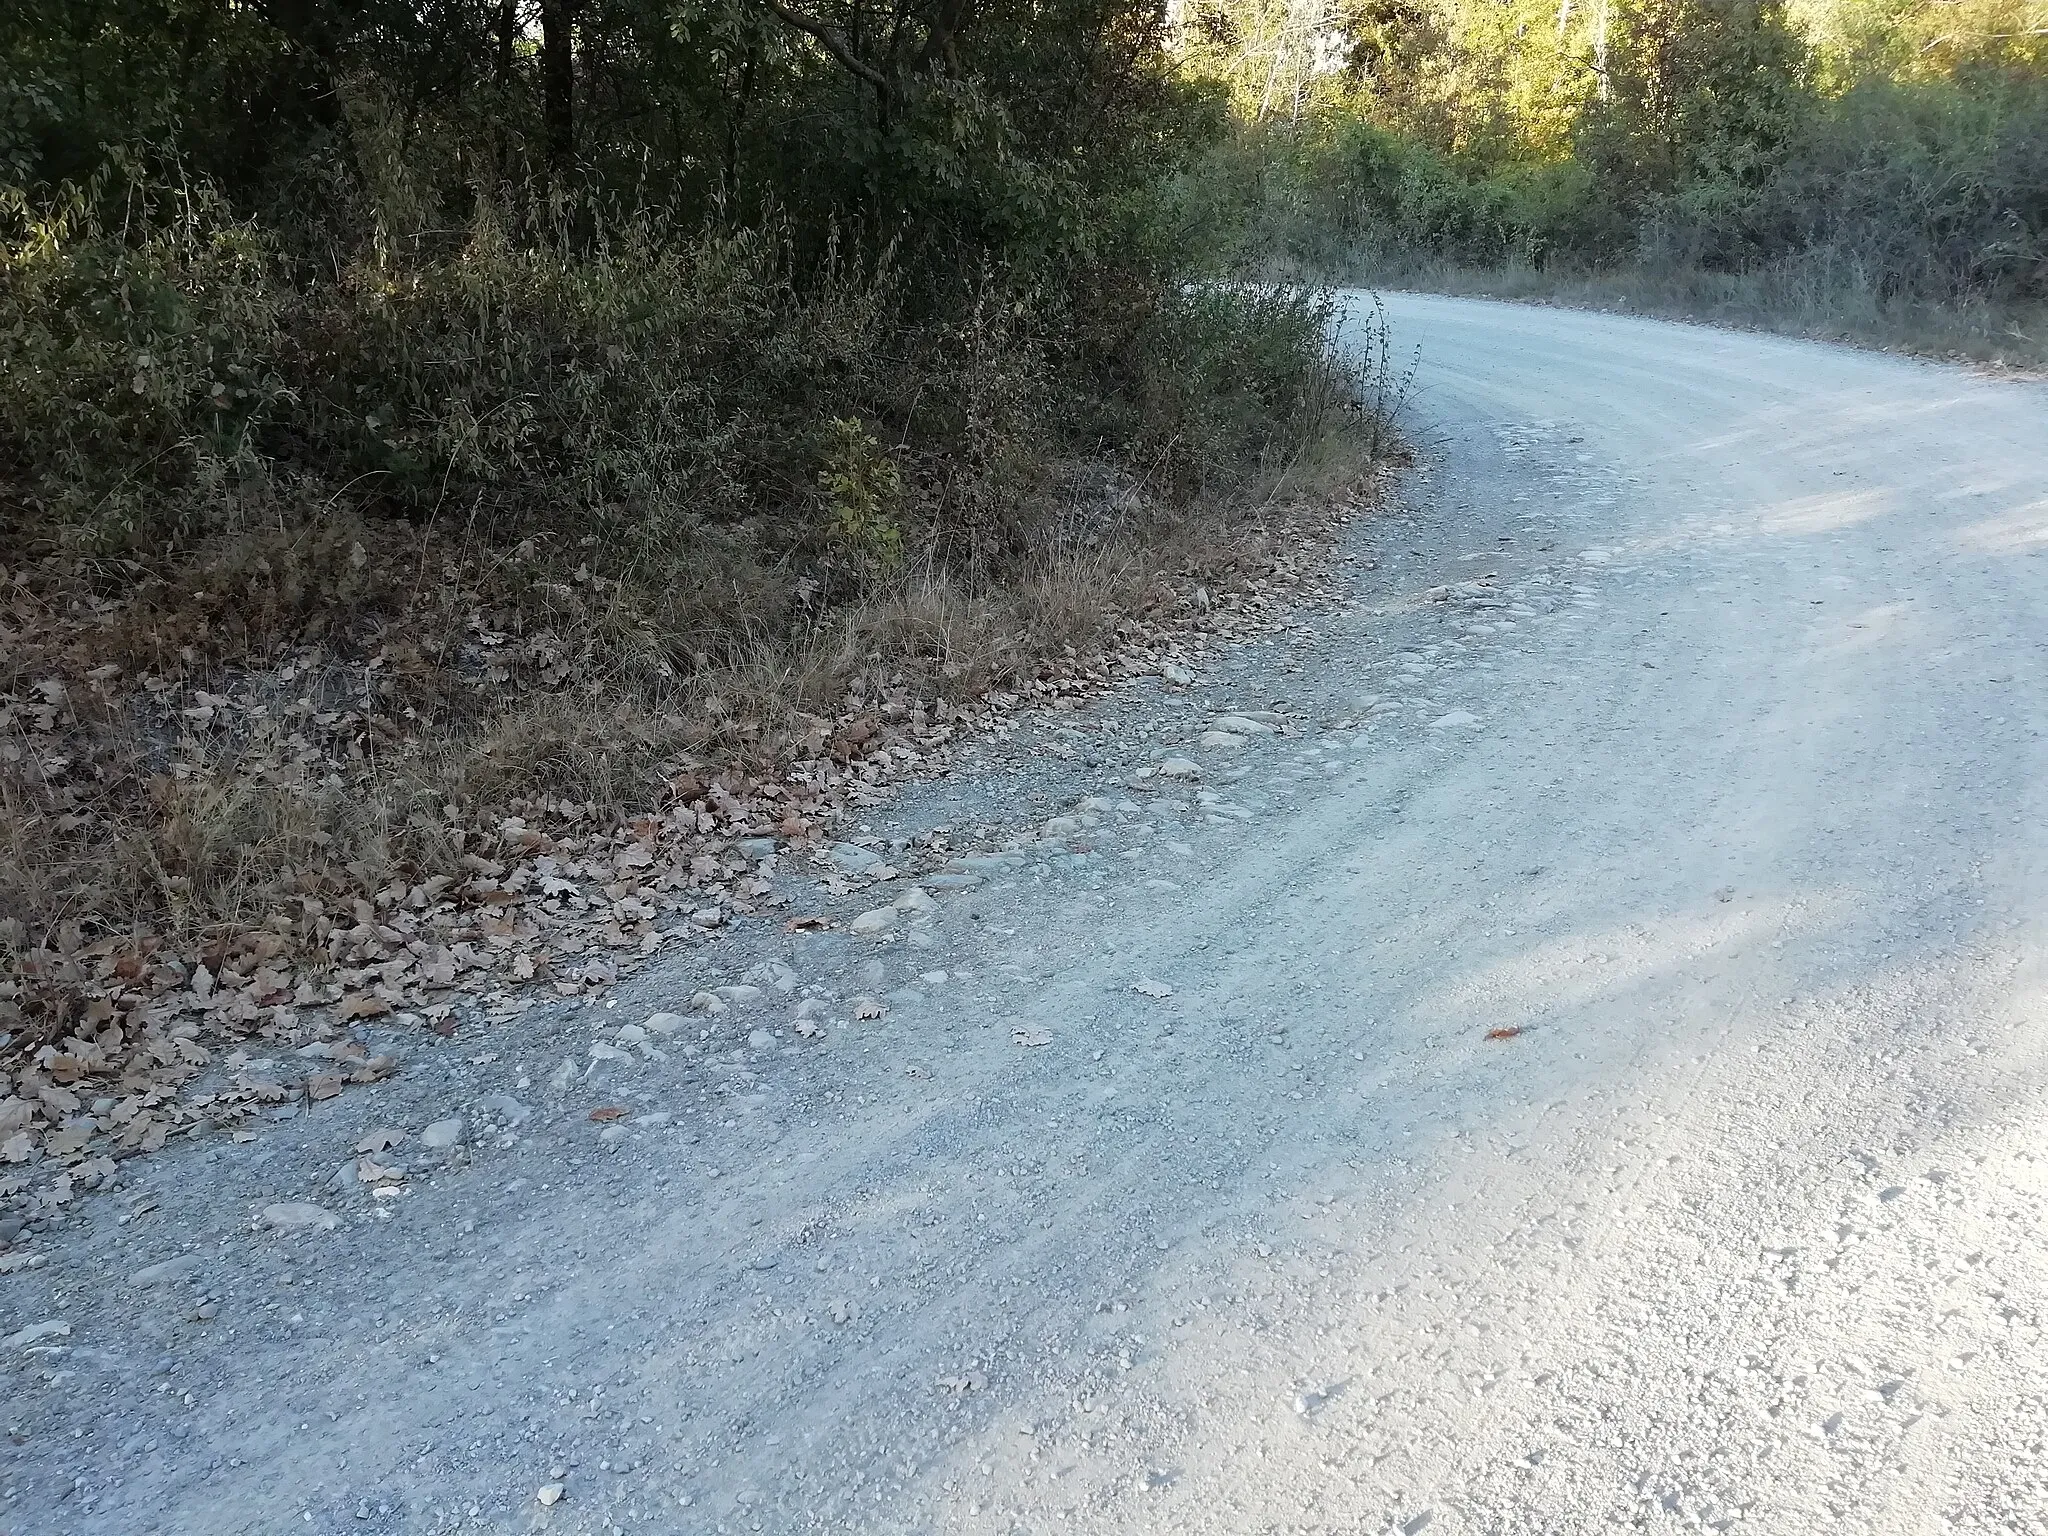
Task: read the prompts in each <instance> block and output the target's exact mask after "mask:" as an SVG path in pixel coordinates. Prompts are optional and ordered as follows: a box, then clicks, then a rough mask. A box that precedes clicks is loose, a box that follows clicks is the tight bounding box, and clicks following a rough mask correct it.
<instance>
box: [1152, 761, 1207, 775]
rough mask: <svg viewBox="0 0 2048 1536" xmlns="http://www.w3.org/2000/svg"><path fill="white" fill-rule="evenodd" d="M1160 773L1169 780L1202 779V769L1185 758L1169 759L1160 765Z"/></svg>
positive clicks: (1199, 765)
mask: <svg viewBox="0 0 2048 1536" xmlns="http://www.w3.org/2000/svg"><path fill="white" fill-rule="evenodd" d="M1159 771H1160V772H1161V773H1163V774H1165V775H1166V777H1167V778H1169V779H1194V778H1200V777H1201V774H1202V767H1201V764H1199V763H1195V762H1191V761H1189V760H1188V759H1187V758H1185V757H1169V758H1168V759H1167V760H1166V761H1165V762H1163V763H1161V764H1160V765H1159Z"/></svg>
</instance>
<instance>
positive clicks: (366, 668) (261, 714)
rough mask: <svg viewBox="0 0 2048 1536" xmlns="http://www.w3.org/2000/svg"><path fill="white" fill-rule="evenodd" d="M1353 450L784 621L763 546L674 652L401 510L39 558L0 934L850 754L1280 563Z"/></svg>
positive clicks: (0, 762) (22, 933)
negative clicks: (910, 711) (903, 715)
mask: <svg viewBox="0 0 2048 1536" xmlns="http://www.w3.org/2000/svg"><path fill="white" fill-rule="evenodd" d="M1369 467H1370V464H1369V461H1368V459H1367V458H1366V456H1365V455H1364V453H1363V451H1362V450H1361V448H1360V447H1359V446H1358V445H1356V444H1355V443H1352V442H1351V441H1350V440H1349V439H1346V438H1342V437H1340V436H1339V435H1336V434H1333V435H1332V436H1331V438H1330V439H1329V440H1328V441H1325V442H1321V443H1318V444H1317V445H1315V448H1314V451H1313V453H1312V454H1311V455H1310V456H1309V457H1307V458H1303V459H1298V460H1297V461H1296V462H1295V463H1294V464H1292V465H1290V466H1288V467H1287V469H1286V470H1285V471H1284V472H1281V473H1276V474H1271V475H1268V476H1267V477H1266V478H1265V479H1264V480H1263V481H1262V482H1260V483H1259V484H1257V485H1255V486H1253V487H1251V488H1249V489H1245V490H1240V491H1239V492H1238V493H1237V494H1235V495H1232V496H1230V497H1227V498H1223V497H1217V498H1210V499H1206V500H1203V501H1200V502H1198V503H1196V504H1195V505H1193V506H1191V507H1182V508H1177V509H1174V508H1167V507H1164V506H1159V505H1154V504H1150V503H1147V502H1145V501H1143V500H1142V499H1141V498H1139V497H1136V496H1127V497H1125V498H1124V501H1123V503H1122V504H1121V505H1119V506H1115V507H1104V506H1100V505H1097V506H1094V507H1089V508H1083V509H1076V511H1075V514H1074V515H1072V516H1070V517H1068V518H1066V519H1064V520H1063V523H1064V526H1066V527H1067V528H1068V529H1069V530H1070V531H1069V532H1067V533H1066V534H1064V535H1062V536H1059V537H1056V538H1054V539H1052V540H1050V541H1049V542H1048V545H1047V547H1046V548H1045V549H1044V550H1043V551H1042V552H1041V553H1040V554H1039V555H1037V556H1035V557H1033V558H1030V559H1027V560H1024V561H1022V562H1019V563H1017V564H1016V565H1015V566H1014V567H1013V568H1011V569H1010V570H1008V571H1006V572H1005V573H1004V574H1003V577H1002V579H1000V580H982V581H980V582H978V583H975V582H970V581H969V580H968V579H967V578H965V577H962V576H960V575H958V574H955V573H952V572H949V571H947V570H946V569H944V568H943V567H941V566H939V565H937V564H936V563H930V564H926V565H924V566H922V567H920V568H917V569H913V570H910V571H907V572H904V573H902V574H901V575H899V576H898V577H897V578H895V579H893V580H890V581H886V582H877V583H874V584H873V586H872V589H871V590H870V591H869V592H868V593H866V594H865V595H863V596H861V597H859V598H857V599H855V600H853V601H849V602H843V603H840V604H838V605H835V606H833V607H831V608H829V609H822V610H820V611H819V612H818V613H817V614H816V615H815V616H807V615H805V614H804V613H803V612H802V610H801V606H800V605H799V606H798V607H797V609H796V610H795V613H796V617H795V621H794V622H792V620H791V613H792V609H791V605H790V597H789V594H788V593H787V592H786V591H785V590H783V585H784V584H783V583H782V582H780V581H779V580H778V579H777V578H776V577H775V575H774V573H772V572H765V571H762V570H759V569H751V570H750V569H745V568H743V567H739V566H738V565H737V564H736V563H735V562H733V561H731V560H730V559H729V558H728V559H727V561H726V563H725V565H724V567H723V568H722V569H721V568H720V567H718V566H717V565H716V563H715V562H707V563H706V564H705V565H704V566H702V567H700V569H699V580H700V586H701V592H700V593H697V594H676V593H673V592H670V593H665V594H661V597H662V599H663V603H664V609H665V616H667V617H671V618H672V620H673V621H674V622H676V623H678V624H679V626H681V627H685V628H688V629H693V630H712V629H717V630H721V631H722V632H723V634H724V635H725V640H724V643H723V644H722V645H721V646H720V648H719V651H718V653H717V654H715V655H714V654H711V653H708V652H700V653H699V658H698V659H699V664H698V665H697V666H696V667H695V668H693V669H692V670H690V671H688V672H684V671H681V670H680V669H678V668H676V667H675V666H673V665H671V664H670V663H669V662H668V661H667V659H666V658H667V657H669V656H670V655H672V654H674V652H675V645H674V639H673V634H672V633H670V634H661V635H655V634H653V633H651V632H650V631H648V630H647V629H646V628H645V627H644V625H643V623H642V622H640V621H639V620H638V619H636V618H635V615H636V614H638V613H641V612H643V611H644V610H645V609H646V607H647V605H648V602H649V595H648V594H646V593H644V592H639V591H635V590H633V588H632V586H631V582H630V579H629V578H628V579H621V580H618V581H615V582H612V583H610V584H609V585H608V584H607V581H606V578H604V577H602V576H599V575H596V574H594V573H591V572H589V571H588V569H587V567H579V569H580V570H582V571H583V577H582V579H581V581H580V582H579V581H578V579H577V576H576V573H574V572H566V573H565V572H562V571H560V570H559V569H557V568H554V567H542V568H541V569H539V570H537V571H526V572H520V571H517V570H514V569H513V568H512V567H513V565H514V564H516V562H507V561H504V560H501V559H498V558H496V557H494V556H489V555H485V554H481V553H479V552H478V551H476V550H474V549H472V548H470V547H467V546H465V545H464V544H463V543H462V542H461V541H460V540H459V538H456V537H451V536H449V535H448V534H445V533H443V532H441V531H439V530H436V529H434V528H431V527H423V526H420V525H416V524H412V523H408V522H404V521H395V520H394V521H384V522H376V523H373V522H366V521H363V520H361V519H357V518H354V517H350V516H343V515H339V514H335V513H333V512H331V511H327V510H325V509H316V510H314V511H311V512H308V513H306V514H304V516H303V517H302V518H300V519H297V520H294V519H291V518H289V517H287V518H284V519H282V520H280V521H278V522H274V523H272V524H270V525H268V526H267V527H264V528H260V529H254V530H250V531H248V532H246V533H244V534H242V535H239V536H236V537H228V538H223V539H220V540H217V541H215V542H213V543H212V544H210V545H207V546H205V547H203V548H202V549H200V550H199V551H197V552H196V553H195V554H194V555H193V556H192V557H191V558H189V559H188V560H185V561H183V562H181V563H180V564H178V565H177V566H175V567H173V568H169V569H165V570H160V571H155V572H150V573H147V574H146V575H138V573H137V572H135V571H132V570H113V571H109V570H107V569H105V568H103V567H100V566H96V565H94V564H92V563H91V562H83V561H77V560H71V559H67V558H65V557H61V556H54V555H53V556H50V557H49V558H47V559H45V560H43V561H41V562H39V563H34V564H31V565H28V566H25V567H23V568H20V569H17V570H15V571H12V572H10V573H8V577H7V580H8V581H9V584H10V585H9V591H8V596H9V601H8V603H7V605H6V606H7V611H8V612H9V613H10V614H12V615H13V619H14V627H13V631H12V634H11V637H10V638H11V643H10V645H9V647H8V664H7V670H6V672H5V674H4V675H0V707H4V708H5V710H6V716H5V737H4V746H0V810H4V813H5V815H4V820H0V914H4V929H0V937H4V940H5V944H6V947H7V948H8V949H10V950H12V951H13V952H15V954H16V955H17V957H18V956H19V954H20V953H21V952H22V951H24V950H26V949H30V948H34V947H38V946H40V945H42V944H43V943H44V942H45V941H54V937H55V936H57V935H59V934H63V933H67V932H68V933H70V935H71V937H70V938H69V939H67V940H66V942H70V943H73V944H76V943H77V942H80V941H89V940H90V939H92V938H94V937H97V936H101V935H105V934H110V933H132V932H147V933H150V934H153V935H155V936H156V937H158V938H160V939H162V940H164V941H165V942H166V943H167V944H169V945H171V946H172V947H173V948H190V947H192V946H193V945H196V944H202V943H205V942H208V941H210V940H213V939H217V938H218V937H219V936H220V935H221V934H223V933H226V932H231V931H234V930H237V929H240V928H246V927H249V926H252V925H255V924H259V923H261V922H263V921H264V920H265V919H266V917H267V916H269V915H271V914H273V913H274V912H275V911H276V910H277V909H278V907H279V905H280V903H287V902H289V901H292V900H296V899H303V898H308V897H321V898H326V899H329V900H332V899H334V898H336V897H341V898H344V899H346V898H350V897H353V896H357V895H362V894H367V893H371V892H374V891H376V890H377V889H378V888H379V887H381V886H384V885H387V884H389V883H391V882H392V881H403V882H415V881H418V880H421V879H425V878H430V877H432V876H435V875H440V876H446V877H454V876H456V875H458V874H460V872H461V870H462V858H463V854H464V852H465V846H466V844H472V845H473V838H469V837H466V836H465V829H473V828H475V827H478V826H484V825H488V824H490V823H491V822H492V821H493V820H494V819H495V818H498V817H501V816H503V815H507V814H521V815H529V816H531V815H534V814H536V807H540V808H543V809H542V810H541V812H540V813H539V814H541V815H542V817H543V819H544V818H545V815H546V813H547V809H548V808H555V807H560V806H562V805H568V806H571V807H573V808H574V810H575V812H576V814H577V815H579V816H582V817H591V818H597V819H599V820H610V821H617V820H621V819H630V818H632V817H634V816H637V815H644V814H647V813H648V812H649V811H650V810H656V809H659V807H660V805H661V803H662V801H663V799H664V797H665V796H667V795H668V794H670V793H671V791H670V790H669V788H668V786H669V784H670V783H671V781H672V780H673V779H674V778H675V777H676V775H677V774H678V773H679V772H682V771H685V770H698V769H721V768H732V769H736V770H740V771H743V772H746V773H751V774H754V775H759V776H764V777H772V776H774V775H777V774H781V773H785V772H787V771H788V770H790V769H791V768H792V767H793V766H796V765H800V764H803V763H805V762H807V761H814V760H837V761H839V762H841V763H854V762H858V760H859V759H860V758H861V757H862V756H863V755H864V752H865V743H866V740H867V739H868V738H863V737H860V736H858V734H857V733H856V734H855V735H854V736H853V737H851V738H849V736H848V732H849V728H851V727H854V726H856V725H857V724H858V722H859V721H861V720H862V719H863V718H864V717H866V716H869V715H872V714H875V713H876V711H877V710H878V709H881V708H883V707H884V701H886V700H894V701H895V703H896V707H898V708H899V709H907V708H909V707H911V706H912V705H915V706H916V707H917V708H918V709H920V710H921V711H923V712H924V713H925V714H927V715H928V716H930V717H931V718H935V719H936V718H946V717H947V716H948V715H949V714H953V715H957V714H959V713H960V712H962V711H963V710H964V709H966V708H967V707H969V706H971V705H973V704H974V702H975V701H977V700H981V699H984V698H985V697H986V696H988V695H989V694H990V693H991V692H992V691H995V690H1004V689H1009V690H1014V689H1017V688H1018V687H1020V686H1023V685H1028V684H1030V683H1031V682H1033V681H1035V680H1037V679H1040V678H1044V677H1049V676H1053V675H1056V674H1061V673H1075V672H1085V671H1088V670H1090V669H1098V670H1099V669H1101V668H1103V667H1104V666H1106V665H1107V659H1108V658H1109V657H1110V656H1112V655H1113V654H1114V653H1115V652H1116V650H1117V649H1118V648H1119V646H1120V645H1121V644H1122V643H1124V641H1125V640H1127V639H1128V638H1129V637H1130V636H1131V635H1133V634H1135V633H1138V632H1140V631H1142V630H1145V629H1148V628H1151V627H1155V626H1157V625H1160V624H1163V623H1167V622H1170V621H1171V619H1172V617H1173V616H1174V614H1175V613H1176V611H1177V610H1178V609H1180V608H1181V607H1184V605H1185V595H1186V593H1187V591H1189V590H1190V589H1191V588H1192V587H1193V586H1195V585H1198V584H1200V585H1208V586H1211V587H1216V588H1219V589H1220V588H1223V587H1227V586H1229V585H1230V584H1231V583H1232V582H1233V581H1244V580H1252V579H1256V578H1257V577H1258V576H1259V574H1260V573H1261V572H1263V571H1265V570H1268V569H1270V568H1271V566H1272V564H1273V561H1274V558H1275V556H1276V555H1278V554H1280V553H1283V552H1284V550H1285V549H1286V547H1287V546H1289V545H1290V544H1295V543H1298V542H1299V541H1300V540H1301V539H1303V538H1304V537H1306V536H1307V535H1306V533H1305V532H1304V530H1305V529H1306V528H1307V527H1308V526H1310V524H1311V523H1312V522H1313V521H1314V519H1315V518H1316V517H1317V516H1318V515H1319V511H1320V509H1321V508H1323V507H1324V506H1326V505H1327V503H1328V500H1329V498H1330V497H1331V495H1332V494H1333V493H1334V492H1336V491H1337V490H1339V489H1340V488H1342V487H1345V486H1347V485H1352V484H1356V483H1357V482H1358V480H1359V478H1360V477H1361V475H1362V474H1364V473H1365V472H1366V471H1367V470H1368V469H1369ZM1068 478H1069V479H1070V480H1071V481H1072V482H1074V483H1076V484H1079V483H1082V482H1083V480H1084V478H1085V477H1083V476H1081V475H1079V474H1075V475H1071V476H1069V477H1068ZM1083 530H1085V531H1083ZM124 582H126V583H127V587H126V590H125V591H123V590H122V584H123V583H124ZM578 586H580V587H581V588H582V589H583V592H582V597H581V599H580V600H579V599H577V593H576V591H575V590H573V589H574V588H576V587H578ZM565 589H569V590H565ZM705 594H708V598H707V597H706V596H705ZM684 604H687V605H688V611H686V612H684V613H682V614H681V615H680V616H677V612H676V610H677V607H678V605H684ZM874 739H875V740H876V741H877V742H879V738H878V737H877V738H874Z"/></svg>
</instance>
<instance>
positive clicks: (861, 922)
mask: <svg viewBox="0 0 2048 1536" xmlns="http://www.w3.org/2000/svg"><path fill="white" fill-rule="evenodd" d="M900 915H901V914H899V913H898V912H897V910H896V909H895V908H894V907H876V908H875V909H874V910H873V911H871V912H863V913H861V915H860V916H859V917H856V918H855V919H854V920H853V921H852V922H850V923H848V924H847V925H846V931H847V932H848V933H855V934H859V935H861V936H862V937H863V938H873V937H879V936H880V935H882V934H885V933H887V932H888V931H889V930H890V929H892V928H894V927H895V926H896V923H897V921H898V919H899V917H900Z"/></svg>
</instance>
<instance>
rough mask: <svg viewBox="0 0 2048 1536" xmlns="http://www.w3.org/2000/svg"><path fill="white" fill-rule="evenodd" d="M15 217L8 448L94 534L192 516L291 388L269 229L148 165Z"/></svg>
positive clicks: (222, 484) (22, 469)
mask: <svg viewBox="0 0 2048 1536" xmlns="http://www.w3.org/2000/svg"><path fill="white" fill-rule="evenodd" d="M116 172H118V174H116ZM116 217H118V219H119V223H118V224H116V223H115V222H114V220H115V218H116ZM0 219H4V221H5V228H6V239H5V243H4V244H0V413H4V415H5V417H6V419H7V421H8V423H9V426H10V429H11V430H10V432H9V434H8V436H7V439H6V443H7V446H6V448H5V449H0V453H4V454H5V456H6V458H5V460H0V462H5V463H6V466H7V469H8V470H9V471H10V472H11V474H12V476H14V477H16V478H18V479H19V481H20V482H21V483H22V486H23V492H24V494H25V495H26V497H27V498H29V500H30V501H31V502H33V503H34V504H35V505H36V506H37V507H38V508H39V509H40V511H41V514H42V515H43V516H44V517H46V518H48V519H50V520H52V521H54V522H56V523H58V524H61V525H63V526H65V527H67V528H68V529H69V530H70V531H71V535H72V537H73V538H74V539H76V540H77V541H78V542H81V543H83V544H85V545H87V546H89V547H101V546H110V545H118V544H121V543H125V542H127V541H129V540H131V539H132V538H134V537H135V536H136V535H137V534H138V533H139V532H143V531H144V530H147V531H148V532H149V533H150V534H151V535H152V536H154V535H155V533H156V532H157V530H158V529H159V528H160V527H162V526H164V525H166V524H169V525H172V526H179V525H182V524H184V523H185V522H187V521H188V520H189V519H190V518H191V517H192V516H193V515H195V509H196V508H197V507H198V506H199V505H200V504H201V503H202V502H204V501H206V500H207V499H209V498H212V497H217V496H219V495H220V494H221V493H223V491H224V490H225V489H226V487H227V486H228V484H229V483H230V482H232V481H233V480H234V479H235V478H236V477H238V476H242V475H246V474H247V473H249V472H250V471H251V470H252V469H253V468H254V467H255V465H256V462H257V456H258V455H257V448H256V440H257V438H258V436H259V435H260V432H261V430H262V428H263V427H264V425H265V424H266V423H267V422H268V421H269V420H270V419H271V418H272V417H273V416H274V415H275V413H276V412H277V411H278V410H280V409H281V408H287V407H289V406H290V404H291V403H292V401H291V395H290V391H289V389H288V388H287V386H286V385H285V384H284V382H283V380H282V378H281V376H280V373H279V371H278V356H277V354H278V349H279V342H280V339H281V328H280V300H281V295H280V293H279V291H278V289H277V288H276V286H275V281H274V278H275V274H274V263H273V261H272V258H271V256H270V253H269V251H268V250H267V249H266V247H265V242H264V240H263V237H262V235H261V233H260V231H258V230H257V229H256V228H254V227H253V226H252V225H250V224H249V223H248V222H246V221H244V220H241V219H237V218H236V217H235V216H234V215H233V214H232V213H231V212H230V211H229V210H228V209H227V208H226V207H225V206H224V205H223V204H222V203H221V201H220V200H219V198H218V197H216V196H214V195H213V194H212V193H211V192H210V191H209V190H208V189H207V188H205V187H204V186H194V185H192V184H190V183H180V182H174V181H167V180H163V179H158V178H153V177H151V176H149V175H147V174H146V173H143V172H141V171H139V170H138V169H137V168H136V167H134V166H132V165H123V166H119V167H110V168H108V169H106V170H103V172H102V173H101V175H100V176H98V177H97V178H96V179H95V181H94V183H93V184H92V185H91V186H89V187H86V188H82V189H71V190H69V191H67V193H66V194H65V195H64V196H62V197H61V198H59V199H56V200H55V201H54V202H53V203H52V204H50V205H48V206H46V207H43V208H35V207H32V206H31V205H30V203H29V202H28V200H27V199H26V198H25V197H24V195H23V194H22V193H20V192H19V191H13V192H9V193H7V194H5V197H4V203H0Z"/></svg>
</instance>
